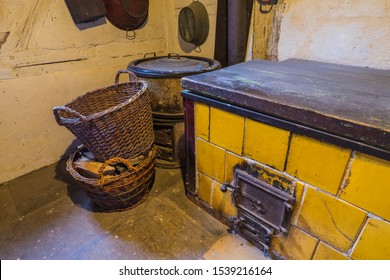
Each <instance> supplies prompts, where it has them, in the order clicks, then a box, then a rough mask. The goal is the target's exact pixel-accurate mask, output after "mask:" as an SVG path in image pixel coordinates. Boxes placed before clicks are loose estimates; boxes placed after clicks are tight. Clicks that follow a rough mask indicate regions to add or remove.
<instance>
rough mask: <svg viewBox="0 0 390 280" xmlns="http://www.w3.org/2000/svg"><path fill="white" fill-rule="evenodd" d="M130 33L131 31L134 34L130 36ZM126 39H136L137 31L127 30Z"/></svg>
mask: <svg viewBox="0 0 390 280" xmlns="http://www.w3.org/2000/svg"><path fill="white" fill-rule="evenodd" d="M129 31H131V32H132V33H133V34H129ZM126 38H127V39H129V40H134V39H135V31H134V30H126Z"/></svg>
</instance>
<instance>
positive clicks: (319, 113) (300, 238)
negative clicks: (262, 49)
mask: <svg viewBox="0 0 390 280" xmlns="http://www.w3.org/2000/svg"><path fill="white" fill-rule="evenodd" d="M182 86H183V88H184V89H185V90H184V91H183V92H182V96H183V98H184V106H185V125H186V147H187V148H186V154H187V163H186V193H187V196H188V198H190V199H191V200H192V201H193V202H195V203H196V204H197V205H199V206H200V207H202V208H203V209H204V210H206V211H207V212H208V213H209V214H211V215H213V216H214V217H216V218H217V219H219V220H220V221H222V222H223V223H225V224H227V225H229V226H230V227H231V228H232V230H233V231H235V232H237V233H239V234H241V235H242V236H243V237H245V238H247V239H248V240H250V241H251V242H253V243H254V244H255V245H256V246H258V247H259V248H260V249H261V250H263V251H264V252H265V253H267V254H268V253H270V254H271V256H272V257H274V258H280V259H390V222H389V221H390V203H389V198H390V161H389V160H390V108H389V106H390V92H389V88H390V71H385V70H375V69H367V68H359V67H351V66H340V65H333V64H326V63H318V62H311V61H303V60H287V61H284V62H271V61H260V60H254V61H250V62H246V63H242V64H238V65H235V66H231V67H227V68H225V69H221V70H218V71H215V72H212V73H206V74H200V75H196V76H191V77H186V78H183V79H182ZM268 200H274V202H272V201H271V202H269V201H268Z"/></svg>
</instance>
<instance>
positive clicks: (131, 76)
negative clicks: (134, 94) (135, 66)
mask: <svg viewBox="0 0 390 280" xmlns="http://www.w3.org/2000/svg"><path fill="white" fill-rule="evenodd" d="M123 73H127V74H129V81H130V82H136V83H138V78H137V75H136V74H134V73H133V72H131V71H130V70H119V71H118V72H117V73H116V76H115V87H116V86H118V84H119V76H120V74H123Z"/></svg>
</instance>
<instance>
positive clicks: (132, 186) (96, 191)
mask: <svg viewBox="0 0 390 280" xmlns="http://www.w3.org/2000/svg"><path fill="white" fill-rule="evenodd" d="M82 149H84V147H83V145H81V146H79V147H78V148H77V149H76V150H75V151H74V152H73V153H72V154H71V155H70V157H69V159H68V161H67V163H66V170H67V171H68V172H69V173H70V175H71V176H72V177H73V179H75V180H76V181H77V183H78V184H79V185H80V186H81V188H82V189H83V190H84V191H85V192H86V193H87V195H88V196H89V197H90V198H91V199H92V201H93V202H94V203H95V204H96V205H97V206H98V207H99V208H101V209H102V210H104V211H106V212H113V211H121V210H127V209H130V208H133V207H135V206H137V205H139V204H140V203H142V202H143V201H144V200H145V199H146V198H147V197H148V194H149V192H150V190H151V189H152V186H153V183H154V176H155V168H154V164H155V159H156V151H157V149H156V147H153V148H152V149H151V150H150V151H149V154H148V155H147V157H146V158H145V159H144V160H142V161H141V162H140V163H139V164H136V165H132V164H131V162H130V161H129V160H126V159H123V158H119V157H116V158H111V159H109V160H107V161H105V162H104V163H103V165H102V166H101V168H100V169H99V178H98V179H92V178H86V177H84V176H82V175H81V174H80V173H79V172H78V171H77V170H76V168H75V166H74V162H75V160H77V158H78V157H79V156H80V151H81V150H82ZM115 163H122V164H125V165H126V166H127V168H128V170H127V171H125V172H123V173H122V174H119V175H116V176H110V177H108V178H107V177H106V176H103V170H104V169H105V167H106V166H107V165H110V164H115Z"/></svg>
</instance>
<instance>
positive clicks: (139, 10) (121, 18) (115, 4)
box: [103, 0, 149, 31]
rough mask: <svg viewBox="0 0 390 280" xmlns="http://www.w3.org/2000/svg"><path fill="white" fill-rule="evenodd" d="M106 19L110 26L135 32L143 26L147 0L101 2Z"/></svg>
mask: <svg viewBox="0 0 390 280" xmlns="http://www.w3.org/2000/svg"><path fill="white" fill-rule="evenodd" d="M103 2H104V5H105V6H106V10H107V15H106V18H107V20H108V21H109V22H111V24H112V25H114V26H115V27H117V28H119V29H122V30H126V31H128V30H135V29H137V28H139V27H140V26H142V25H143V23H144V22H145V20H146V18H147V17H148V10H149V0H103Z"/></svg>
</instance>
